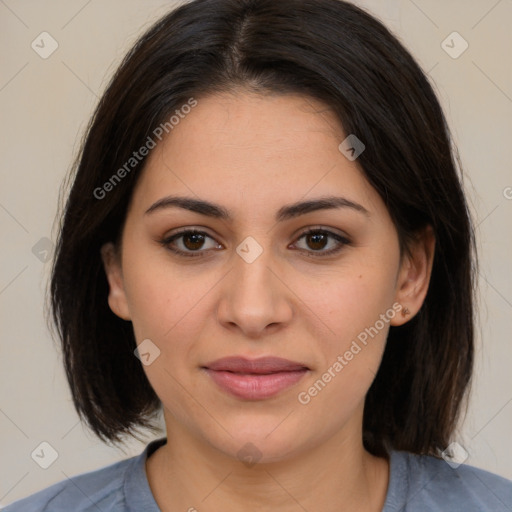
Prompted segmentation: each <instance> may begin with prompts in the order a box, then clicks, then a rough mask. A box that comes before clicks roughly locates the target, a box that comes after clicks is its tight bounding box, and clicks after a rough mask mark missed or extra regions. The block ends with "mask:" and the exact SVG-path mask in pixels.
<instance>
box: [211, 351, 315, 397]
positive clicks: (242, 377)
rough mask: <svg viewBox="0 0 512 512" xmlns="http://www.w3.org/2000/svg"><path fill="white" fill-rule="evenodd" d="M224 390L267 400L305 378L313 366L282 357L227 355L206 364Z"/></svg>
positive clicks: (237, 395) (216, 382)
mask: <svg viewBox="0 0 512 512" xmlns="http://www.w3.org/2000/svg"><path fill="white" fill-rule="evenodd" d="M202 368H203V369H204V370H205V372H206V373H207V374H208V375H209V377H210V378H211V379H212V380H213V382H214V383H215V384H216V385H217V386H218V387H219V388H220V389H221V390H222V391H224V392H227V393H229V394H230V395H232V396H235V397H237V398H241V399H244V400H265V399H267V398H271V397H273V396H276V395H278V394H279V393H281V392H282V391H284V390H285V389H288V388H290V387H291V386H293V385H294V384H296V383H297V382H298V381H299V380H301V379H302V378H303V377H304V375H305V374H306V373H307V372H308V371H310V369H309V368H308V367H307V366H305V365H304V364H302V363H298V362H295V361H289V360H287V359H282V358H278V357H262V358H259V359H246V358H244V357H226V358H222V359H218V360H216V361H213V362H211V363H208V364H206V365H205V366H203V367H202Z"/></svg>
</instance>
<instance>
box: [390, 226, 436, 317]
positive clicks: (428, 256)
mask: <svg viewBox="0 0 512 512" xmlns="http://www.w3.org/2000/svg"><path fill="white" fill-rule="evenodd" d="M434 249H435V236H434V231H433V229H432V227H431V226H427V227H425V228H424V229H423V230H421V231H420V232H418V234H417V236H416V239H415V240H414V241H413V242H412V243H411V244H410V246H409V250H408V252H405V253H404V255H403V258H402V263H401V265H400V270H399V273H398V279H397V285H396V295H395V302H398V303H399V304H400V305H401V306H402V309H401V311H400V313H401V314H398V315H395V317H394V318H393V319H392V320H391V321H390V323H391V325H395V326H396V325H403V324H405V323H406V322H408V321H409V320H410V319H411V318H413V317H414V315H416V313H418V311H419V310H420V308H421V306H422V304H423V301H424V300H425V297H426V295H427V291H428V286H429V283H430V276H431V274H432V265H433V263H434Z"/></svg>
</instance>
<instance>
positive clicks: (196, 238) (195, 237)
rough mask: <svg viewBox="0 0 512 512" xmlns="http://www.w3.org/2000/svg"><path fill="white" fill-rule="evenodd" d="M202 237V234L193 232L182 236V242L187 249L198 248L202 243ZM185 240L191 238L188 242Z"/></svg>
mask: <svg viewBox="0 0 512 512" xmlns="http://www.w3.org/2000/svg"><path fill="white" fill-rule="evenodd" d="M203 238H204V236H203V235H201V234H199V233H193V234H190V235H186V236H185V237H183V243H184V244H185V247H186V248H187V249H191V250H192V249H200V248H201V246H202V245H203V243H204V240H203ZM187 240H192V243H191V244H188V243H187ZM191 245H192V246H191Z"/></svg>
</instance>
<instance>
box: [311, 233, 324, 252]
mask: <svg viewBox="0 0 512 512" xmlns="http://www.w3.org/2000/svg"><path fill="white" fill-rule="evenodd" d="M308 237H309V240H311V239H313V243H312V244H310V247H311V248H312V249H323V248H324V247H325V238H326V237H325V235H323V234H320V233H317V234H314V235H308ZM320 239H322V241H323V242H324V243H322V241H320ZM315 244H320V246H319V247H318V246H317V247H314V246H315Z"/></svg>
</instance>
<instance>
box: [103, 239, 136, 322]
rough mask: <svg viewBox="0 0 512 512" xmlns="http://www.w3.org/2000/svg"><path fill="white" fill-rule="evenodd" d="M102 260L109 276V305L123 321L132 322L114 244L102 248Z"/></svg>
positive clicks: (107, 244) (110, 243)
mask: <svg viewBox="0 0 512 512" xmlns="http://www.w3.org/2000/svg"><path fill="white" fill-rule="evenodd" d="M101 259H102V261H103V268H104V269H105V274H106V276H107V281H108V286H109V293H108V305H109V306H110V309H111V310H112V312H113V313H114V314H115V315H117V316H118V317H119V318H122V319H123V320H131V316H130V311H129V308H128V301H127V300H126V293H125V290H124V280H123V273H122V269H121V262H120V258H119V255H118V254H117V251H116V248H115V246H114V244H113V243H112V242H109V243H106V244H105V245H103V246H102V247H101Z"/></svg>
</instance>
